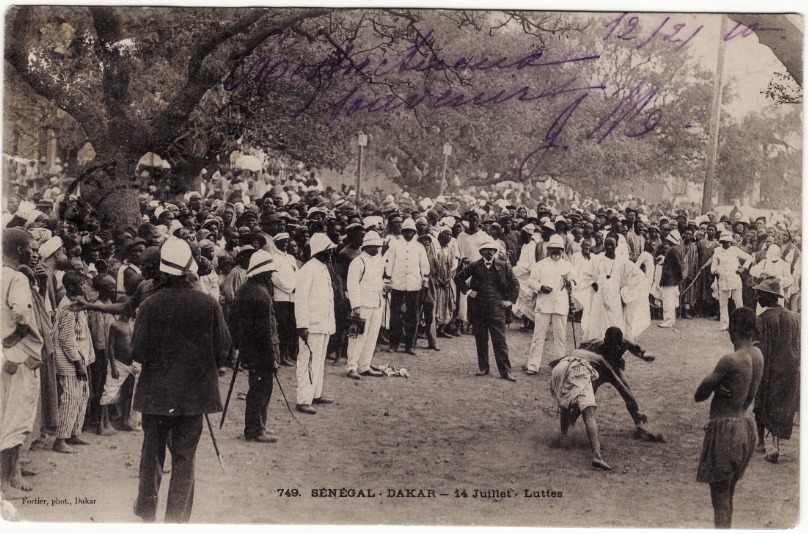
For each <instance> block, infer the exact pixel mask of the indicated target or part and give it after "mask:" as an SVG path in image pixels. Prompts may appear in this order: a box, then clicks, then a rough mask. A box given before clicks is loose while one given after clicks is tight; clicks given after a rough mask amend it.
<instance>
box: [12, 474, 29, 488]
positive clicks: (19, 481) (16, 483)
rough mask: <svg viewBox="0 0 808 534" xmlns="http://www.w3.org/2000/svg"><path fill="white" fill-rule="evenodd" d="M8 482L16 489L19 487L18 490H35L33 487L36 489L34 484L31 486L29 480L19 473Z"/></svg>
mask: <svg viewBox="0 0 808 534" xmlns="http://www.w3.org/2000/svg"><path fill="white" fill-rule="evenodd" d="M8 484H9V486H11V487H12V488H14V489H18V490H20V491H31V490H33V489H34V487H33V486H31V485H30V484H28V482H27V481H26V480H25V479H24V478H22V477H21V476H19V475H15V476H13V477H12V478H11V479H10V480H9V481H8Z"/></svg>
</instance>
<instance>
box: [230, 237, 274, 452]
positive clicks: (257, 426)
mask: <svg viewBox="0 0 808 534" xmlns="http://www.w3.org/2000/svg"><path fill="white" fill-rule="evenodd" d="M275 271H276V267H275V262H274V261H273V257H272V255H271V254H270V253H269V252H267V251H265V250H259V251H257V252H256V253H255V254H253V255H252V257H251V258H250V265H249V267H248V268H247V281H246V282H244V285H242V286H241V287H240V288H239V289H238V291H237V292H236V297H235V299H234V300H233V305H232V307H231V308H230V317H229V318H228V327H229V329H230V333H231V335H232V336H233V346H234V347H235V348H236V349H238V351H239V359H240V360H241V363H242V365H244V366H245V367H246V368H247V369H249V373H250V374H249V384H250V389H249V391H248V392H247V407H246V409H245V412H244V437H245V438H246V439H247V441H257V442H259V443H275V442H276V441H278V439H277V438H275V437H272V436H269V435H267V434H266V433H265V429H266V423H267V410H268V408H269V401H270V399H271V398H272V378H273V375H274V374H275V373H276V372H277V371H278V367H279V365H280V349H279V340H278V327H277V324H276V322H275V313H274V309H273V303H272V296H271V293H270V292H271V291H272V273H274V272H275ZM237 370H238V369H236V370H235V371H233V375H234V376H235V373H236V372H237Z"/></svg>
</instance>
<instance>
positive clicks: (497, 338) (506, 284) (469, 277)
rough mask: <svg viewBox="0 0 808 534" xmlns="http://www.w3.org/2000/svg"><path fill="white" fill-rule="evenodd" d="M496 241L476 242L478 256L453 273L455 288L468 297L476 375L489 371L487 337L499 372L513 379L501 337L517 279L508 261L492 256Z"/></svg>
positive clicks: (516, 291) (514, 294)
mask: <svg viewBox="0 0 808 534" xmlns="http://www.w3.org/2000/svg"><path fill="white" fill-rule="evenodd" d="M498 251H499V245H498V244H497V243H495V242H494V241H493V240H486V241H483V242H482V243H481V244H480V255H481V256H482V258H480V259H479V260H477V261H474V262H472V263H471V264H469V265H468V266H467V267H466V268H465V269H463V270H461V271H460V272H459V273H457V275H456V276H455V283H456V284H457V289H458V291H460V292H461V293H463V294H465V295H466V296H467V297H468V302H469V311H468V316H469V322H470V323H471V325H472V326H473V328H474V339H475V341H476V343H477V364H478V365H479V369H480V370H479V371H478V372H477V376H485V375H487V374H488V373H489V372H490V368H489V363H488V338H489V337H490V338H491V344H492V345H493V347H494V359H495V360H496V364H497V369H498V370H499V374H500V376H501V377H502V378H503V379H505V380H508V381H510V382H516V379H515V378H513V376H511V362H510V360H509V359H508V343H507V341H506V339H505V317H506V311H507V310H509V309H510V308H511V307H512V306H513V303H514V302H515V301H516V298H517V297H518V296H519V281H518V280H517V279H516V276H515V275H514V274H513V271H512V270H511V266H510V264H509V263H508V262H506V261H503V260H500V259H498V258H496V257H495V256H496V254H497V252H498Z"/></svg>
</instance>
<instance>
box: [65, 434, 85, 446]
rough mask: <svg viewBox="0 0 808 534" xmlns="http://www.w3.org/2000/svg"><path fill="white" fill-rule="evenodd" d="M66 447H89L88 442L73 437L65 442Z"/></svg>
mask: <svg viewBox="0 0 808 534" xmlns="http://www.w3.org/2000/svg"><path fill="white" fill-rule="evenodd" d="M65 443H67V444H68V445H89V444H90V442H89V441H84V440H83V439H81V438H80V437H79V436H73V437H70V438H68V439H66V440H65Z"/></svg>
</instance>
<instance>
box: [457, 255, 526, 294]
mask: <svg viewBox="0 0 808 534" xmlns="http://www.w3.org/2000/svg"><path fill="white" fill-rule="evenodd" d="M493 266H494V268H495V269H496V272H497V288H498V289H499V291H498V294H496V295H488V294H482V293H480V283H479V281H480V276H479V275H478V276H475V274H477V273H479V272H481V270H482V269H485V268H486V267H485V261H484V260H483V259H482V258H481V259H479V260H477V261H475V262H472V263H470V264H469V265H468V267H466V268H465V269H463V270H462V271H460V272H459V273H457V274H456V275H455V284H457V289H458V291H460V292H461V293H465V292H466V291H468V290H470V289H471V290H473V291H477V292H478V293H480V294H478V295H477V298H476V299H474V300H479V301H481V302H482V301H497V300H507V301H509V302H516V299H517V297H519V280H517V279H516V276H515V275H514V274H513V270H511V266H510V265H509V264H508V262H506V261H502V260H500V259H499V258H494V265H493Z"/></svg>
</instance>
